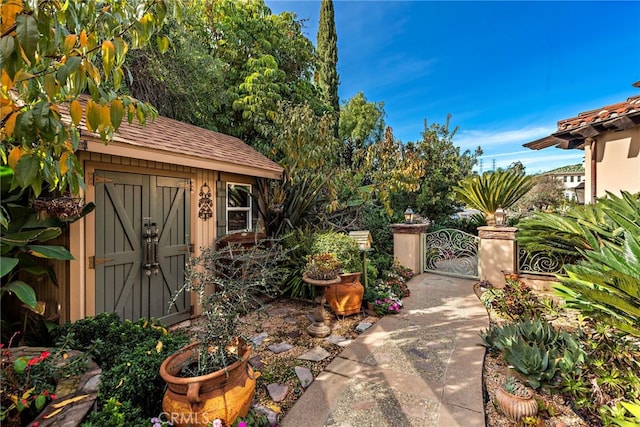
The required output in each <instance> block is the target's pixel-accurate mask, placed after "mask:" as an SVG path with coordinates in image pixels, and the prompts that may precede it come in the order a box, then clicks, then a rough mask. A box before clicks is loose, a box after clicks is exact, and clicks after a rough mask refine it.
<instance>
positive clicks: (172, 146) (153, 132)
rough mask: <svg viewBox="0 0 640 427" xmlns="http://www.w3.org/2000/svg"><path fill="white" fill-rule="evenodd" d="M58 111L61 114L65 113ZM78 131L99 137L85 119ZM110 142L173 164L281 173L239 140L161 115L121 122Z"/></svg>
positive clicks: (260, 173)
mask: <svg viewBox="0 0 640 427" xmlns="http://www.w3.org/2000/svg"><path fill="white" fill-rule="evenodd" d="M87 100H88V97H84V96H83V97H81V99H80V101H81V103H86V102H87ZM83 108H84V105H83ZM61 112H62V114H63V115H64V114H65V113H66V112H64V111H61ZM81 129H82V135H83V137H86V136H87V135H91V136H94V137H96V138H99V135H98V134H96V133H90V132H89V131H88V129H87V128H86V126H85V125H84V120H83V122H82V123H81ZM113 142H114V143H123V144H127V145H131V146H135V147H141V148H146V149H151V150H158V151H161V152H165V153H169V154H173V155H175V157H174V158H175V160H174V161H175V163H180V164H184V162H188V157H191V158H197V159H201V160H204V161H211V163H212V165H211V167H210V169H214V170H220V171H222V172H237V171H238V169H239V168H242V169H252V170H253V171H252V173H251V175H252V176H262V177H271V178H273V177H276V176H277V177H280V176H281V175H282V171H283V169H282V167H281V166H280V165H278V164H277V163H275V162H273V161H272V160H270V159H268V158H267V157H265V156H263V155H262V154H261V153H259V152H258V151H256V150H255V149H253V148H252V147H250V146H249V145H247V144H246V143H245V142H244V141H242V140H241V139H239V138H236V137H233V136H230V135H225V134H222V133H219V132H214V131H211V130H208V129H203V128H200V127H198V126H194V125H191V124H188V123H184V122H180V121H177V120H173V119H170V118H167V117H162V116H158V117H156V119H155V120H153V121H151V120H148V121H147V123H146V126H141V125H140V124H138V122H137V120H135V121H134V122H133V123H132V124H128V123H127V122H126V120H124V121H123V122H122V124H121V126H120V128H119V129H118V132H116V133H114V136H113ZM185 156H186V157H185Z"/></svg>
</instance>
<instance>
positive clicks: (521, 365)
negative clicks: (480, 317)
mask: <svg viewBox="0 0 640 427" xmlns="http://www.w3.org/2000/svg"><path fill="white" fill-rule="evenodd" d="M480 336H481V337H482V340H483V342H484V345H485V346H486V347H487V348H489V349H490V350H492V351H499V352H501V353H502V354H503V356H504V358H505V361H506V362H507V363H509V364H510V365H512V366H513V368H514V369H515V370H516V371H517V372H518V373H520V374H521V375H522V376H523V377H524V378H525V379H526V380H527V382H528V384H529V385H530V386H531V387H533V388H534V389H538V388H540V387H541V386H542V387H548V386H552V385H555V383H554V378H555V377H556V374H558V373H560V372H570V371H572V370H573V369H574V368H575V367H576V366H578V365H580V364H582V363H584V361H585V357H586V354H585V352H584V350H583V349H582V348H581V346H580V342H579V341H578V339H577V338H576V337H575V336H573V335H570V334H569V333H567V332H561V331H558V330H555V329H554V328H553V326H551V325H550V324H549V323H547V322H544V321H542V320H540V319H535V320H529V319H525V320H520V321H517V322H514V323H509V324H506V325H504V326H493V327H491V328H489V329H488V330H486V331H485V332H483V333H481V334H480Z"/></svg>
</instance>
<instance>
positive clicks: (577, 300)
mask: <svg viewBox="0 0 640 427" xmlns="http://www.w3.org/2000/svg"><path fill="white" fill-rule="evenodd" d="M596 205H598V206H599V207H600V209H602V211H603V212H604V214H605V215H606V217H607V218H608V219H609V220H610V221H611V223H612V225H613V228H614V229H615V230H616V237H615V238H614V239H613V240H610V241H609V244H603V245H597V246H596V245H594V247H593V249H591V250H587V251H584V252H583V254H584V257H585V259H584V260H583V261H580V262H578V263H577V264H575V265H566V266H565V270H566V271H567V274H568V276H567V277H563V276H559V277H558V279H559V280H560V281H561V284H559V285H556V286H554V288H555V289H556V291H557V292H558V293H559V294H560V295H561V296H562V297H563V298H564V299H565V300H566V301H567V303H568V305H569V306H571V307H574V308H577V309H578V310H580V311H582V312H583V313H584V314H586V315H588V316H590V317H593V318H596V319H599V320H602V321H604V322H606V323H607V324H609V325H612V326H614V327H616V328H618V329H620V330H622V331H625V332H628V333H630V334H632V335H635V336H636V337H640V326H639V325H640V198H638V197H637V196H632V195H631V194H629V193H627V192H622V197H617V196H615V195H613V194H611V193H607V198H605V199H599V200H598V201H597V202H596ZM587 232H588V233H589V234H591V236H589V237H588V238H587V240H593V239H594V238H595V236H593V234H592V232H591V231H587Z"/></svg>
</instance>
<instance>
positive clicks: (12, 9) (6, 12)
mask: <svg viewBox="0 0 640 427" xmlns="http://www.w3.org/2000/svg"><path fill="white" fill-rule="evenodd" d="M22 8H23V6H22V1H21V0H9V1H3V2H2V8H1V9H2V10H1V11H0V13H1V14H0V18H2V20H1V22H2V26H0V33H2V34H3V35H4V33H5V32H6V31H7V30H8V29H9V28H11V26H12V25H13V24H15V22H16V15H17V14H18V13H20V12H21V11H22Z"/></svg>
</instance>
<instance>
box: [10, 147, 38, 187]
mask: <svg viewBox="0 0 640 427" xmlns="http://www.w3.org/2000/svg"><path fill="white" fill-rule="evenodd" d="M39 170H40V159H39V158H37V157H36V156H34V155H33V154H29V153H26V154H23V155H22V157H20V160H18V164H17V165H16V171H15V173H16V175H15V180H16V181H17V183H18V185H19V186H20V187H23V188H24V187H29V186H31V184H33V183H34V182H35V181H36V180H38V175H39V174H38V171H39Z"/></svg>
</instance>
